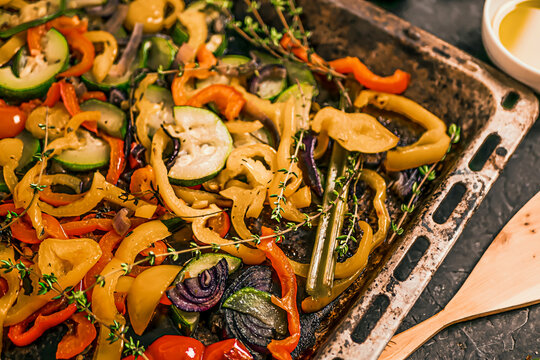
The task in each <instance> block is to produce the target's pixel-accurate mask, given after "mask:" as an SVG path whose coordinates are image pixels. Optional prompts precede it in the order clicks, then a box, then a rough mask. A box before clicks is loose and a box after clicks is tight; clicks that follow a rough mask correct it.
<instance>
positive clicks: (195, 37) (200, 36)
mask: <svg viewBox="0 0 540 360" xmlns="http://www.w3.org/2000/svg"><path fill="white" fill-rule="evenodd" d="M178 20H180V22H181V23H182V25H184V26H185V27H186V29H187V32H188V34H189V40H188V42H187V43H185V44H183V45H182V48H181V49H180V50H179V51H183V52H184V53H185V54H186V55H185V56H184V59H183V60H184V63H186V64H187V63H191V62H193V60H194V59H195V54H196V52H197V50H199V47H200V46H201V45H203V46H204V43H205V41H206V38H207V37H208V25H207V24H206V15H205V14H204V13H203V12H201V11H198V10H197V9H187V10H185V11H184V12H182V13H180V14H179V15H178Z"/></svg>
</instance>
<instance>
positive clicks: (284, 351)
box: [257, 226, 300, 360]
mask: <svg viewBox="0 0 540 360" xmlns="http://www.w3.org/2000/svg"><path fill="white" fill-rule="evenodd" d="M274 234H275V233H274V230H272V229H270V228H267V227H264V226H263V227H262V228H261V235H262V236H263V237H265V236H272V235H274ZM257 248H259V249H261V250H262V251H264V253H265V254H266V257H267V258H268V260H270V262H271V264H272V267H273V268H274V270H275V271H276V273H277V275H278V277H279V282H280V284H281V298H280V299H278V298H276V297H275V296H272V303H274V304H275V305H277V306H279V307H280V308H282V309H283V310H285V311H286V312H287V321H288V323H289V326H288V328H289V336H288V337H287V338H285V339H283V340H272V341H271V342H270V344H268V346H267V347H268V350H269V351H270V352H271V353H272V356H273V357H274V358H275V359H277V360H290V359H291V352H292V351H293V350H294V349H295V348H296V346H297V345H298V341H299V340H300V314H299V313H298V307H297V306H296V292H297V287H296V276H295V275H294V269H293V267H292V265H291V263H290V262H289V259H288V258H287V256H286V255H285V254H284V253H283V251H282V250H281V249H280V248H279V247H278V246H277V245H276V243H275V241H274V239H272V238H267V239H261V242H260V243H259V244H258V245H257Z"/></svg>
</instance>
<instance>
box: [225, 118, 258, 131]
mask: <svg viewBox="0 0 540 360" xmlns="http://www.w3.org/2000/svg"><path fill="white" fill-rule="evenodd" d="M225 126H227V130H229V132H230V133H231V134H245V133H252V132H255V131H257V130H259V129H262V128H263V127H264V125H263V124H262V123H261V122H260V121H259V120H255V121H242V120H235V121H228V122H226V123H225Z"/></svg>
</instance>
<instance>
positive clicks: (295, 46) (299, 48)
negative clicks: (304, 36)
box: [279, 34, 326, 66]
mask: <svg viewBox="0 0 540 360" xmlns="http://www.w3.org/2000/svg"><path fill="white" fill-rule="evenodd" d="M279 44H280V45H281V47H282V48H284V49H285V50H287V51H291V52H292V53H293V54H294V55H295V56H296V57H297V58H299V59H300V60H302V61H303V62H305V63H307V64H313V65H316V66H325V65H326V61H324V59H323V58H322V57H320V56H319V55H317V54H316V53H314V52H311V53H310V51H309V50H308V49H307V48H306V47H305V46H304V45H302V44H301V43H300V41H298V40H297V39H295V38H293V37H291V36H290V35H289V34H284V35H283V36H282V37H281V40H280V41H279Z"/></svg>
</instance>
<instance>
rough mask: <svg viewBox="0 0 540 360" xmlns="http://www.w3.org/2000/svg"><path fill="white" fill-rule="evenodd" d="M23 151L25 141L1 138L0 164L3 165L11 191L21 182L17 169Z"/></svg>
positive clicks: (5, 177)
mask: <svg viewBox="0 0 540 360" xmlns="http://www.w3.org/2000/svg"><path fill="white" fill-rule="evenodd" d="M22 151H23V142H22V141H21V140H19V139H15V138H7V139H2V140H0V166H2V167H3V173H4V174H3V175H4V181H5V182H6V185H7V187H8V189H9V191H10V192H11V193H13V192H14V191H15V186H17V183H18V182H19V179H17V175H15V169H16V168H17V166H19V160H20V159H21V156H22Z"/></svg>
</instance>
